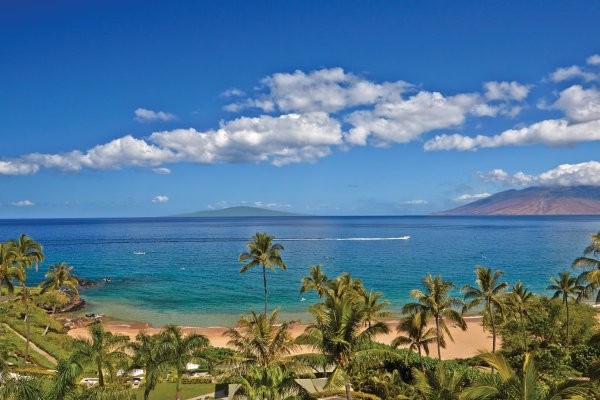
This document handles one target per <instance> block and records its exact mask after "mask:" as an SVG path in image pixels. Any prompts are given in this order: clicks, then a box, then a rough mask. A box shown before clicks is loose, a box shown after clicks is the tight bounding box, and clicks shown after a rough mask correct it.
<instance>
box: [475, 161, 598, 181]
mask: <svg viewBox="0 0 600 400" xmlns="http://www.w3.org/2000/svg"><path fill="white" fill-rule="evenodd" d="M478 175H479V177H480V178H481V179H482V180H484V181H486V182H498V183H501V184H503V185H505V186H531V185H543V186H577V185H591V186H600V162H598V161H588V162H582V163H579V164H561V165H559V166H558V167H556V168H553V169H550V170H548V171H545V172H542V173H541V174H539V175H531V174H526V173H524V172H522V171H519V172H517V173H515V174H513V175H510V174H509V173H508V172H506V171H504V170H502V169H494V170H491V171H489V172H479V173H478Z"/></svg>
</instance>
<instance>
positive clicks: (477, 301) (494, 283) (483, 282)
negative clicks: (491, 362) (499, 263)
mask: <svg viewBox="0 0 600 400" xmlns="http://www.w3.org/2000/svg"><path fill="white" fill-rule="evenodd" d="M503 274H504V272H502V271H499V270H498V271H495V272H494V271H492V269H491V268H486V267H484V266H482V265H478V266H477V267H476V268H475V275H476V276H477V279H476V280H475V283H476V285H477V286H471V285H465V286H463V287H462V289H461V290H460V291H461V292H464V294H465V302H468V303H467V304H466V309H467V310H470V309H473V308H475V307H477V306H479V305H481V304H482V303H483V320H484V321H486V320H487V321H489V322H490V323H491V325H492V353H495V352H496V321H495V320H496V311H500V313H503V312H504V311H503V309H504V307H503V303H502V292H503V291H504V290H506V288H507V287H508V283H506V282H499V280H500V277H501V276H502V275H503Z"/></svg>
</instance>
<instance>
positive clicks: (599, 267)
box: [572, 232, 600, 303]
mask: <svg viewBox="0 0 600 400" xmlns="http://www.w3.org/2000/svg"><path fill="white" fill-rule="evenodd" d="M592 256H593V257H595V258H592ZM572 266H573V268H581V267H583V268H585V267H588V268H592V269H591V270H587V271H583V272H582V273H581V274H580V275H579V277H578V283H579V284H582V283H583V282H587V283H588V285H587V286H586V287H585V290H584V291H583V292H582V294H583V297H586V298H587V297H588V296H589V295H590V294H591V293H592V292H593V291H594V290H595V289H596V288H598V286H600V232H598V233H596V234H594V235H592V241H591V243H590V244H589V245H588V246H587V247H586V248H585V249H584V250H583V256H582V257H577V258H576V259H575V261H573V264H572ZM598 302H600V292H598V295H597V297H596V303H598Z"/></svg>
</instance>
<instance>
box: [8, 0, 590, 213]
mask: <svg viewBox="0 0 600 400" xmlns="http://www.w3.org/2000/svg"><path fill="white" fill-rule="evenodd" d="M599 19H600V4H599V3H597V2H578V1H574V2H553V1H543V2H542V1H530V2H523V1H520V2H479V1H472V2H465V1H454V2H417V1H405V2H351V1H339V2H338V1H330V2H316V1H314V2H311V1H309V2H307V1H287V2H275V1H273V2H242V1H240V2H228V1H220V2H200V1H178V2H166V1H150V2H148V1H144V2H142V1H106V0H105V1H86V2H81V1H55V2H43V1H35V2H34V1H19V2H17V1H10V0H9V1H5V2H2V3H1V4H0V37H2V38H3V39H2V40H0V54H1V55H2V56H1V57H0V121H1V125H0V135H1V138H2V142H1V143H2V145H1V146H0V184H1V185H2V187H3V190H2V191H0V218H13V217H93V216H108V217H112V216H162V215H171V214H176V213H180V212H189V211H195V210H205V209H210V208H221V207H224V206H233V205H241V204H246V205H255V204H256V205H260V206H266V207H271V208H275V209H280V210H289V211H295V212H300V213H307V214H334V215H345V214H427V213H430V212H432V211H436V210H441V209H446V208H450V207H455V206H458V205H461V204H464V203H465V202H467V201H469V200H471V199H475V198H480V197H483V196H485V195H488V194H491V193H495V192H498V191H500V190H505V189H507V188H519V187H524V186H530V185H539V184H543V185H576V184H592V185H600V163H599V161H600V160H598V154H599V153H600V152H599V150H600V144H599V141H600V41H599V40H598V39H597V38H600V25H599V24H598V20H599Z"/></svg>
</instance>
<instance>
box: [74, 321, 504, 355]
mask: <svg viewBox="0 0 600 400" xmlns="http://www.w3.org/2000/svg"><path fill="white" fill-rule="evenodd" d="M465 319H466V321H467V330H466V331H463V330H461V329H460V328H458V327H457V326H455V325H454V324H453V323H451V322H449V323H448V326H449V328H450V332H451V333H452V336H453V337H454V343H452V342H451V341H449V340H448V346H447V347H446V349H442V358H443V359H445V360H448V359H455V358H467V357H473V356H475V355H477V354H478V352H479V351H480V350H491V347H492V336H491V332H489V331H487V330H484V329H483V326H482V324H481V317H466V318H465ZM103 324H104V326H105V327H106V329H107V330H108V331H110V332H112V333H115V334H122V335H128V336H129V337H130V338H131V339H132V340H135V336H136V335H137V334H138V333H140V332H146V333H148V334H156V333H159V332H160V331H161V329H160V328H155V327H152V326H150V325H149V324H146V323H143V322H127V321H115V320H110V319H107V320H105V321H103ZM387 324H388V325H389V327H390V331H391V332H390V333H389V334H387V335H380V336H378V337H377V338H376V341H377V342H379V343H383V344H390V343H391V342H392V340H393V339H394V337H396V325H397V324H398V321H397V320H390V321H387ZM305 328H306V324H296V325H293V326H292V328H291V333H292V336H293V337H297V336H298V335H300V334H301V333H302V332H304V329H305ZM182 329H183V331H184V332H185V333H192V332H194V333H199V334H202V335H205V336H206V337H207V338H208V339H209V340H210V343H211V345H213V346H215V347H228V346H227V341H228V338H227V337H225V336H223V333H224V332H225V331H226V330H227V328H225V327H206V328H203V327H189V326H188V327H182ZM68 334H69V336H71V337H74V338H89V333H88V330H87V328H76V329H72V330H70V331H69V332H68ZM498 345H500V342H498ZM430 351H431V356H435V355H436V350H435V346H432V347H431V348H430Z"/></svg>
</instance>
